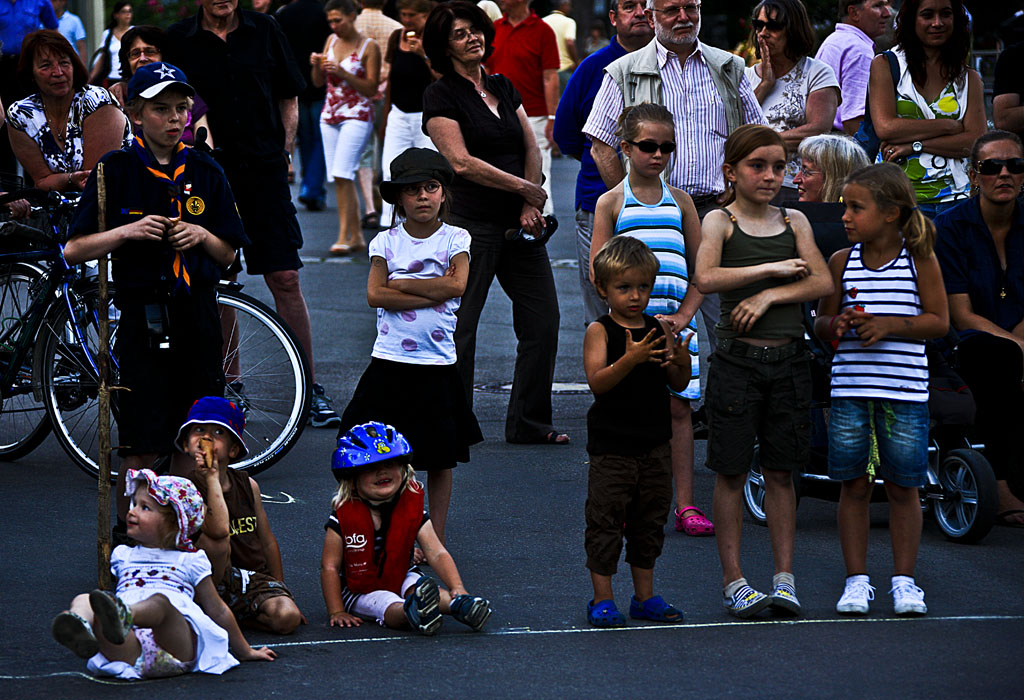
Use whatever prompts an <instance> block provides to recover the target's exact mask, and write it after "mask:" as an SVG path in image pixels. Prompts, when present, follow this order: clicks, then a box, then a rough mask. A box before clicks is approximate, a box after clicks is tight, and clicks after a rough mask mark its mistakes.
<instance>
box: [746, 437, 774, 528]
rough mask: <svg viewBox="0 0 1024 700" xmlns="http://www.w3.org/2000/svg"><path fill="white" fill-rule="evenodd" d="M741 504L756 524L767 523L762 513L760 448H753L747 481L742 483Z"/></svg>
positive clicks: (762, 492)
mask: <svg viewBox="0 0 1024 700" xmlns="http://www.w3.org/2000/svg"><path fill="white" fill-rule="evenodd" d="M743 505H744V506H746V508H747V513H749V514H750V518H751V519H752V520H753V521H754V522H755V523H756V524H758V525H767V524H768V520H767V518H766V517H765V514H764V474H762V473H761V448H760V447H755V448H754V459H753V460H751V463H750V471H749V472H748V473H747V483H745V484H744V485H743Z"/></svg>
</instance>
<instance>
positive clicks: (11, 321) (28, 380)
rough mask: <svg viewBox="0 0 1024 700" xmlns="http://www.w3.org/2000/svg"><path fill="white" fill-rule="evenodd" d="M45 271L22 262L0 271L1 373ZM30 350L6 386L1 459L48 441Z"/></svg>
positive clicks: (0, 432)
mask: <svg viewBox="0 0 1024 700" xmlns="http://www.w3.org/2000/svg"><path fill="white" fill-rule="evenodd" d="M42 275H43V271H42V270H41V269H39V268H38V267H35V266H34V265H28V264H25V263H19V264H15V265H4V266H3V267H2V268H0V321H2V328H0V374H2V375H5V376H6V375H7V373H8V371H9V370H10V369H11V367H10V363H11V362H12V361H13V359H14V354H15V345H16V344H17V342H18V341H19V339H20V334H21V333H22V328H23V325H22V324H23V323H24V322H25V320H26V319H25V314H26V313H27V311H28V308H29V306H30V305H31V304H32V292H33V289H32V286H33V284H35V283H36V281H37V280H38V279H39V278H40V277H42ZM32 352H33V348H32V347H30V348H29V349H28V352H27V353H26V355H25V357H24V358H22V360H21V362H20V363H19V365H18V367H17V368H16V369H15V370H14V372H13V374H12V375H11V383H10V384H9V385H8V386H6V387H4V389H5V391H4V398H3V408H2V410H0V460H3V461H10V460H15V459H18V458H19V457H24V456H25V455H27V454H28V453H29V452H31V451H32V450H34V449H35V448H36V447H38V446H39V444H40V443H41V442H42V441H43V440H45V439H46V436H47V435H48V434H49V432H50V420H49V418H48V417H47V415H46V405H45V403H44V402H43V401H42V400H39V399H37V398H36V396H37V395H38V394H39V391H38V378H37V377H34V376H33V372H32Z"/></svg>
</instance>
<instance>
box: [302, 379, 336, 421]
mask: <svg viewBox="0 0 1024 700" xmlns="http://www.w3.org/2000/svg"><path fill="white" fill-rule="evenodd" d="M309 424H310V425H312V426H313V427H314V428H335V427H337V426H339V425H341V416H339V415H338V414H337V413H336V412H335V411H334V409H333V408H331V397H330V396H328V395H327V392H326V391H324V388H323V387H322V386H320V385H319V384H314V385H313V401H312V402H311V403H310V406H309Z"/></svg>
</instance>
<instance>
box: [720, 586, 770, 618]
mask: <svg viewBox="0 0 1024 700" xmlns="http://www.w3.org/2000/svg"><path fill="white" fill-rule="evenodd" d="M771 602H772V599H771V598H769V597H768V596H766V595H765V594H764V593H761V592H760V591H755V590H754V589H753V588H751V587H750V586H740V589H739V590H738V591H736V592H735V593H733V594H732V598H726V599H725V600H723V601H722V604H723V605H725V609H726V611H727V612H728V613H729V614H730V615H733V616H735V617H738V618H740V619H744V620H745V619H746V618H748V617H752V616H753V615H756V614H757V613H759V612H761V611H762V610H764V609H765V608H767V607H768V606H769V605H771Z"/></svg>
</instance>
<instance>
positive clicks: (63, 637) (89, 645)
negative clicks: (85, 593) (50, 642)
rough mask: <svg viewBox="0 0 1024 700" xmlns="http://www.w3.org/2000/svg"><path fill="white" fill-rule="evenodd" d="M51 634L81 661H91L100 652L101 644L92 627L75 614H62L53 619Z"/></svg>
mask: <svg viewBox="0 0 1024 700" xmlns="http://www.w3.org/2000/svg"><path fill="white" fill-rule="evenodd" d="M50 634H52V635H53V638H54V639H55V640H57V642H59V643H60V644H63V645H64V646H66V647H67V648H68V649H70V650H71V651H73V652H74V653H75V656H78V657H79V658H81V659H91V658H92V657H93V656H95V655H96V654H98V653H99V651H100V643H99V641H98V640H97V639H96V635H95V634H93V632H92V626H91V625H90V624H89V623H88V622H86V621H85V619H84V618H82V616H81V615H76V614H75V613H73V612H62V613H61V614H60V615H58V616H57V617H55V618H53V622H52V623H51V624H50Z"/></svg>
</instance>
